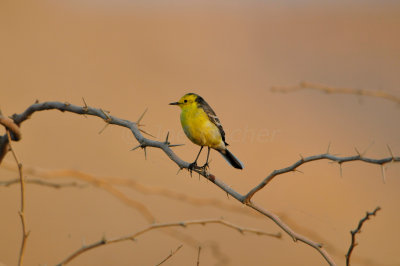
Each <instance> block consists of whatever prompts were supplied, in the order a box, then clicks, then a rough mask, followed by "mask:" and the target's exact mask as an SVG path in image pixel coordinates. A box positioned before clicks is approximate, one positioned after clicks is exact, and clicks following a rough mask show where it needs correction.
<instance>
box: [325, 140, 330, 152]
mask: <svg viewBox="0 0 400 266" xmlns="http://www.w3.org/2000/svg"><path fill="white" fill-rule="evenodd" d="M330 148H331V142H330V141H329V143H328V148H327V149H326V154H329V149H330Z"/></svg>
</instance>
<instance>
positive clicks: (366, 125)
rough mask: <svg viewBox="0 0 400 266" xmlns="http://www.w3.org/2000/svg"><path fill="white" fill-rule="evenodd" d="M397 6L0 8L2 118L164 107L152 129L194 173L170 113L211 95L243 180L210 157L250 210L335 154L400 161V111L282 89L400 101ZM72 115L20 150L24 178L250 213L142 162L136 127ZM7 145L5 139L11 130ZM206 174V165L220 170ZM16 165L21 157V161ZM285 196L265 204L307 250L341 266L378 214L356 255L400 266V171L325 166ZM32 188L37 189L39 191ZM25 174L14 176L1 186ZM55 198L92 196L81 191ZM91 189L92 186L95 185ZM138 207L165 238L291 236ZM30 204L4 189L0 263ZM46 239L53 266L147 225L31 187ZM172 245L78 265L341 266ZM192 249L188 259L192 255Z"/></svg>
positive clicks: (211, 213)
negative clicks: (58, 104)
mask: <svg viewBox="0 0 400 266" xmlns="http://www.w3.org/2000/svg"><path fill="white" fill-rule="evenodd" d="M399 28H400V4H399V2H398V1H323V3H322V2H321V1H300V0H299V1H279V3H278V2H277V1H255V0H254V1H236V0H234V1H151V2H150V1H123V0H116V1H90V0H80V1H77V0H71V1H9V0H5V1H4V0H3V1H1V3H0V32H1V34H0V38H1V40H0V97H1V101H0V107H1V110H2V112H3V113H4V114H6V115H11V114H13V113H21V112H22V111H23V110H25V109H26V108H27V107H28V106H29V105H31V104H32V103H34V101H35V100H36V99H38V100H40V101H48V100H57V101H62V102H64V101H68V102H70V103H73V104H78V105H82V104H83V103H82V97H84V98H85V100H86V102H87V104H88V105H90V106H92V107H101V108H103V109H105V110H109V111H110V112H111V114H112V115H115V116H117V117H120V118H124V119H129V120H136V119H137V118H138V117H139V115H140V114H141V113H142V112H143V111H144V110H145V108H148V113H147V114H146V116H145V118H144V121H143V122H144V124H145V125H146V127H145V129H146V130H147V131H149V132H151V133H152V134H154V135H156V136H157V138H159V139H164V138H165V135H166V133H167V132H168V131H169V132H170V140H171V141H172V142H173V143H185V146H183V147H179V148H176V149H175V151H176V152H177V154H178V155H179V156H181V157H182V158H183V159H184V160H186V161H192V160H193V159H194V157H195V155H196V153H197V151H198V147H196V146H194V145H193V144H191V143H190V141H189V140H188V139H186V137H185V136H184V135H183V132H182V129H181V126H180V122H179V110H178V109H177V108H176V107H172V106H169V105H168V103H169V102H172V101H176V100H178V99H179V98H180V97H181V96H182V95H183V94H185V93H187V92H196V93H198V94H200V95H202V96H203V97H204V98H205V99H206V100H207V101H208V103H209V104H210V105H211V106H212V107H213V108H214V110H215V111H216V113H217V114H218V116H219V117H220V119H221V121H222V123H223V125H224V128H225V131H226V133H227V142H228V143H230V144H231V151H232V152H233V153H234V154H235V155H236V156H237V157H239V158H240V159H241V161H242V162H243V163H244V164H245V166H246V167H245V169H244V170H243V171H238V170H236V169H234V168H232V167H230V166H229V165H228V164H227V163H226V162H225V161H224V160H223V158H222V157H221V156H219V155H218V154H217V153H215V152H213V153H212V154H211V159H212V162H211V170H212V171H213V173H215V174H216V175H217V176H218V177H220V178H221V179H223V180H224V181H225V182H226V183H228V184H229V185H231V186H232V187H233V188H234V189H236V190H237V191H239V192H240V193H245V192H247V191H248V190H249V189H250V188H252V187H253V186H255V185H256V184H258V183H259V182H260V181H261V180H262V179H263V178H264V177H265V176H266V175H267V174H269V173H270V172H271V171H273V170H274V169H277V168H283V167H286V166H288V165H290V164H292V163H294V162H295V161H297V160H298V159H299V158H300V157H299V154H302V155H303V156H308V155H315V154H320V153H324V152H325V151H326V149H327V146H328V143H329V142H330V143H331V152H332V153H335V154H340V155H354V154H355V151H354V147H357V149H358V150H360V151H364V150H365V149H367V148H368V147H369V149H368V151H367V153H366V155H367V156H370V157H373V158H383V157H388V156H389V152H388V150H387V148H386V144H388V145H390V147H391V149H392V150H393V152H394V153H395V154H396V155H399V154H400V140H399V134H400V124H399V117H400V109H399V106H398V105H396V104H395V103H393V102H390V101H386V100H382V99H375V98H367V97H359V96H349V95H326V94H323V93H318V92H314V91H301V92H295V93H290V94H280V93H273V92H271V91H270V88H271V86H274V85H279V86H291V85H295V84H298V83H299V82H300V81H302V80H307V81H311V82H316V83H322V84H326V85H330V86H334V87H349V88H355V89H365V90H382V91H385V92H388V93H392V94H394V95H397V96H400V89H399V88H400V32H399ZM103 126H104V122H103V121H102V120H101V119H98V118H84V117H83V116H78V115H75V114H70V113H61V112H58V111H45V112H41V113H36V114H34V115H33V117H32V118H31V119H30V120H28V121H26V122H24V123H23V125H22V132H23V139H22V141H20V142H19V143H15V144H14V147H15V149H16V152H17V153H18V155H19V157H20V160H21V161H22V163H23V164H24V165H25V167H35V168H40V169H47V170H57V169H74V170H79V171H83V172H87V173H90V174H92V175H95V176H98V177H119V178H124V179H129V180H134V181H136V182H139V183H140V184H143V185H146V186H148V187H150V188H162V189H168V190H172V191H175V192H178V193H183V194H186V195H190V196H192V197H196V198H199V199H207V200H208V199H215V200H218V201H222V202H223V203H225V204H228V205H232V206H234V207H236V208H239V210H240V209H243V210H245V209H246V208H245V207H242V206H241V205H240V204H239V203H238V202H236V201H235V200H234V199H230V198H227V196H226V194H225V193H224V192H223V191H221V190H220V189H218V188H217V187H216V186H214V185H213V184H211V183H209V182H206V181H205V180H204V179H200V180H199V178H197V176H196V177H193V178H190V176H189V174H188V173H187V171H181V172H180V173H179V174H178V175H176V172H177V170H178V168H177V166H176V165H174V164H173V163H172V162H171V161H170V160H169V159H168V158H167V157H166V156H165V155H164V154H163V153H162V152H161V151H159V150H155V149H148V152H147V160H144V155H143V152H142V151H139V150H138V151H134V152H130V151H129V150H130V148H132V147H134V146H136V145H137V142H136V141H135V140H134V139H133V137H132V136H131V134H130V133H129V132H128V131H127V130H126V129H123V128H118V127H115V126H109V127H108V128H107V129H106V130H105V131H104V132H103V133H102V134H98V132H99V131H100V130H101V129H102V127H103ZM0 133H1V134H4V130H3V129H0ZM203 155H204V157H202V158H201V160H204V159H205V154H203ZM5 161H6V163H7V164H12V163H13V160H12V157H11V154H8V155H7V157H6V159H5ZM299 170H301V171H302V172H303V174H302V173H289V174H286V175H283V176H280V177H279V178H277V179H275V180H274V181H273V182H272V183H271V184H270V186H268V187H267V188H265V189H264V190H262V191H261V192H259V193H258V194H257V195H256V196H255V198H254V200H255V201H256V202H258V203H259V204H260V205H262V206H264V207H265V208H266V209H268V210H271V211H274V212H276V213H278V214H279V215H280V216H281V217H282V218H283V220H284V221H285V222H287V223H288V224H289V225H290V226H292V227H293V228H294V229H295V230H297V231H298V232H299V233H301V234H304V235H306V236H308V237H309V238H311V239H313V240H314V241H317V242H322V243H324V244H325V246H326V250H327V251H328V252H330V254H331V255H332V256H333V258H334V259H335V261H336V262H337V263H338V264H339V265H343V264H344V259H345V257H344V254H345V253H346V252H347V249H348V247H349V243H350V234H349V231H350V230H352V229H354V228H355V227H356V225H357V223H358V221H359V219H360V218H362V217H363V216H364V214H365V211H367V210H369V211H372V210H373V209H374V208H375V207H376V206H378V205H379V206H381V207H382V211H381V212H379V213H378V215H377V217H375V218H373V219H372V220H371V221H369V222H368V223H366V224H365V225H364V226H365V227H364V230H363V232H362V234H361V235H358V237H357V239H358V242H359V245H358V246H357V247H356V248H355V250H354V253H353V257H352V259H353V260H352V262H353V263H352V265H400V258H399V255H398V254H399V252H400V245H399V243H398V239H399V237H400V229H399V227H398V225H399V223H400V213H399V202H400V193H399V191H400V179H399V177H400V166H399V165H394V164H390V165H388V167H387V170H386V175H387V182H386V184H384V183H383V182H382V175H381V169H380V167H379V166H376V165H368V164H365V163H359V162H356V163H349V164H345V165H343V178H341V177H340V174H339V167H338V165H337V164H330V163H328V162H327V161H319V162H314V163H310V164H307V165H305V166H303V167H301V168H300V169H299ZM27 176H28V178H31V177H32V176H31V175H29V174H27ZM16 177H17V173H16V172H13V171H10V170H7V169H5V168H4V167H3V168H1V167H0V181H4V180H9V179H11V178H16ZM53 181H54V182H60V183H62V182H69V181H76V179H74V178H72V177H71V178H70V179H60V180H57V179H56V180H53ZM81 183H82V182H81ZM117 189H119V191H122V192H123V193H124V195H126V196H127V197H129V198H130V199H132V200H135V201H138V202H141V203H143V204H145V206H147V208H148V209H149V211H150V212H151V213H152V214H153V215H154V217H155V219H156V221H157V222H173V221H183V220H193V219H204V218H220V217H223V218H224V219H226V220H227V221H230V222H232V223H235V224H238V225H241V226H243V227H251V228H259V229H261V230H264V231H268V232H279V231H280V230H279V229H278V227H277V226H276V225H275V224H274V223H272V222H271V221H270V220H268V219H266V218H264V217H261V216H258V215H253V214H254V213H252V212H249V213H240V212H234V211H230V210H228V209H227V208H218V207H215V206H213V205H206V206H194V205H192V204H188V203H187V202H186V201H185V200H174V199H170V198H166V197H163V196H160V195H148V194H142V193H139V192H137V191H134V190H131V189H128V188H127V187H124V186H119V187H117ZM19 196H20V195H19V187H18V186H17V185H15V186H11V187H0V210H1V211H0V213H1V215H0V262H1V263H4V264H6V265H16V263H17V257H18V252H19V245H20V240H21V239H20V237H21V225H20V220H19V217H18V210H19V204H20V201H19ZM26 197H27V199H26V200H27V204H26V219H27V225H28V229H29V230H30V231H31V233H30V236H29V239H28V242H27V247H26V255H25V265H54V264H56V263H58V262H60V261H61V260H62V259H64V258H65V257H66V256H67V255H68V254H70V253H71V252H72V251H74V250H76V249H77V248H79V247H80V246H81V245H82V243H86V244H89V243H91V242H93V241H97V240H99V239H101V237H102V236H104V235H105V236H106V237H108V238H112V237H118V236H122V235H127V234H129V233H133V232H136V231H138V230H140V229H142V228H144V227H145V226H146V225H148V224H149V221H148V220H146V219H145V218H144V217H143V215H141V214H140V212H138V211H137V210H135V209H134V208H132V207H130V206H128V205H126V204H124V203H123V202H121V200H120V199H118V198H116V197H114V196H113V195H111V194H110V193H108V192H106V191H104V189H100V188H97V187H95V186H92V185H89V186H86V187H84V188H76V187H73V188H63V189H59V190H56V189H52V188H48V187H43V186H37V185H27V188H26ZM176 232H178V233H179V234H184V235H183V236H182V235H181V236H177V235H176V234H177V233H174V234H175V235H174V236H173V237H171V236H170V235H167V234H165V233H163V232H161V231H153V232H151V233H148V234H145V235H143V236H141V237H140V238H139V239H138V240H137V242H134V243H132V242H124V243H120V244H115V245H110V246H106V247H102V248H98V249H96V250H93V251H90V252H88V253H86V254H84V255H82V256H80V257H78V258H77V259H76V260H74V261H73V262H71V265H155V264H156V263H158V262H160V261H161V260H162V259H163V258H165V257H166V256H167V255H168V254H169V252H170V251H171V250H173V249H175V248H176V247H178V246H179V245H180V244H183V247H182V249H181V250H180V251H179V252H178V253H177V254H176V255H175V256H174V257H172V258H171V259H170V260H169V261H168V262H166V263H165V264H164V265H195V263H196V261H197V247H198V246H199V245H201V246H202V247H203V249H202V252H201V257H200V265H325V264H326V263H325V261H324V260H323V258H322V257H321V256H320V255H319V254H318V253H317V252H316V251H315V250H314V249H312V248H310V247H308V246H306V245H304V244H301V243H293V241H292V240H291V239H290V237H288V236H287V235H284V236H283V239H281V240H278V239H274V238H269V237H263V236H255V235H251V234H245V235H241V234H239V233H237V232H235V231H232V230H231V229H229V228H226V227H222V226H218V225H207V226H205V227H203V226H193V227H188V228H186V229H178V230H176ZM188 236H190V237H191V238H192V241H191V242H190V243H189V242H188V241H187V240H185V241H184V239H182V238H187V237H188Z"/></svg>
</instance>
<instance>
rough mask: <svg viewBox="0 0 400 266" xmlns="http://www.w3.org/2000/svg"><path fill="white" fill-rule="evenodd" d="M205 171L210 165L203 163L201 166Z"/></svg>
mask: <svg viewBox="0 0 400 266" xmlns="http://www.w3.org/2000/svg"><path fill="white" fill-rule="evenodd" d="M201 168H202V169H203V170H204V171H205V172H207V168H208V169H210V165H209V164H208V162H207V163H205V164H204V165H203V166H202V167H201Z"/></svg>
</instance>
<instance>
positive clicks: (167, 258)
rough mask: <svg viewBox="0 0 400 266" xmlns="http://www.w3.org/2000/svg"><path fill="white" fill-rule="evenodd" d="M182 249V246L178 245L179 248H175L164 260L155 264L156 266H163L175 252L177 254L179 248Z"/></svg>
mask: <svg viewBox="0 0 400 266" xmlns="http://www.w3.org/2000/svg"><path fill="white" fill-rule="evenodd" d="M182 247H183V245H179V247H177V248H176V249H175V250H174V251H171V253H170V254H169V255H168V256H167V257H166V258H165V259H163V260H162V261H161V262H160V263H157V264H156V266H159V265H161V264H163V263H164V262H166V261H167V260H169V259H170V258H171V257H172V256H174V255H175V253H176V252H178V251H179V250H180V249H181V248H182Z"/></svg>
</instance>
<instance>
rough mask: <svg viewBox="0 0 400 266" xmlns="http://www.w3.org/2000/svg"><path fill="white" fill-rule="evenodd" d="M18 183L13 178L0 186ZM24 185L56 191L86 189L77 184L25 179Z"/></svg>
mask: <svg viewBox="0 0 400 266" xmlns="http://www.w3.org/2000/svg"><path fill="white" fill-rule="evenodd" d="M19 182H20V181H19V179H17V178H15V179H11V180H8V181H1V182H0V186H4V187H8V186H11V185H14V184H17V183H19ZM25 184H35V185H40V186H45V187H51V188H56V189H60V188H64V187H79V188H83V187H86V185H83V184H79V183H77V182H70V183H61V184H60V183H53V182H47V181H43V180H40V179H27V180H25Z"/></svg>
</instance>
